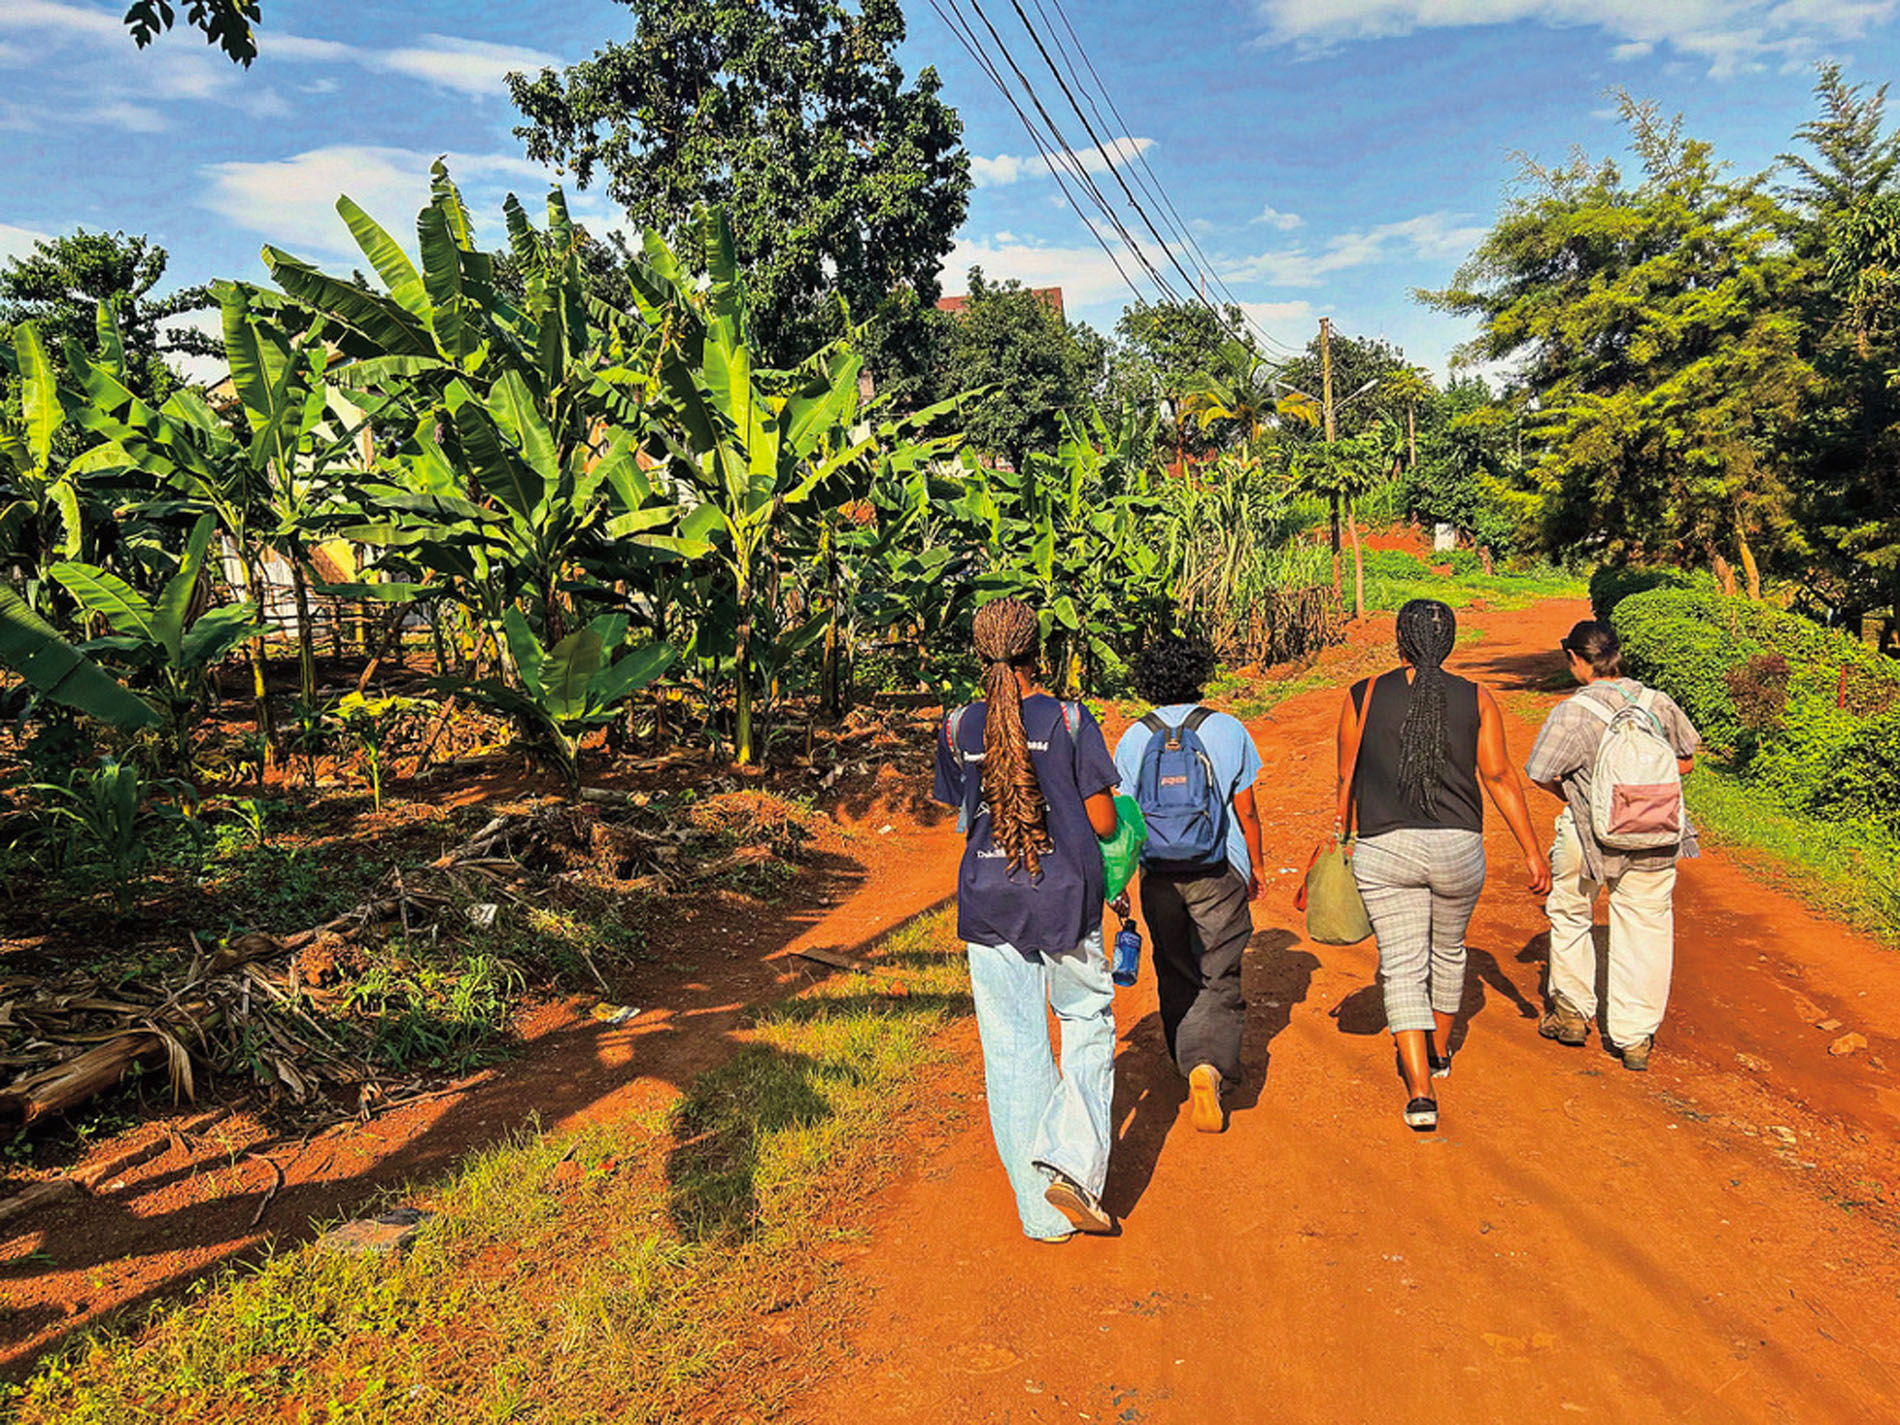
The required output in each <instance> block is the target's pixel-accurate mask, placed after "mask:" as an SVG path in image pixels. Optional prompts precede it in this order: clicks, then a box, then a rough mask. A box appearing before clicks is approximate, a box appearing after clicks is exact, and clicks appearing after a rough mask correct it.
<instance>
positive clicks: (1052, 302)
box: [937, 287, 1069, 322]
mask: <svg viewBox="0 0 1900 1425" xmlns="http://www.w3.org/2000/svg"><path fill="white" fill-rule="evenodd" d="M1029 295H1030V296H1032V297H1040V298H1042V300H1043V301H1044V302H1046V303H1048V305H1049V310H1050V311H1052V312H1054V313H1055V314H1056V315H1057V316H1058V317H1061V318H1062V320H1063V321H1065V322H1066V321H1067V320H1068V319H1069V314H1068V313H1067V312H1066V311H1064V310H1063V307H1062V289H1061V288H1060V287H1031V288H1030V289H1029ZM969 305H970V298H969V294H968V293H964V294H962V295H959V296H956V297H944V298H940V299H939V300H938V302H937V310H938V311H940V312H952V313H955V312H961V311H962V310H963V309H964V308H965V307H967V306H969Z"/></svg>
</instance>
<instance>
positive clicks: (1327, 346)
mask: <svg viewBox="0 0 1900 1425" xmlns="http://www.w3.org/2000/svg"><path fill="white" fill-rule="evenodd" d="M1319 389H1320V401H1321V406H1322V409H1323V410H1324V411H1325V413H1326V443H1327V444H1328V445H1331V444H1332V443H1333V439H1334V436H1335V435H1336V433H1337V428H1336V426H1335V425H1334V422H1333V319H1332V318H1331V317H1321V318H1320V319H1319ZM1332 501H1333V517H1332V540H1333V595H1334V597H1335V598H1337V597H1338V596H1339V595H1340V594H1341V593H1342V592H1343V590H1342V588H1341V580H1340V577H1339V494H1338V492H1337V491H1335V492H1334V494H1333V497H1332Z"/></svg>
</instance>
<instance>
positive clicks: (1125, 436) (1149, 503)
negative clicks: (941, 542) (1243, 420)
mask: <svg viewBox="0 0 1900 1425" xmlns="http://www.w3.org/2000/svg"><path fill="white" fill-rule="evenodd" d="M1062 427H1063V437H1062V443H1061V445H1060V446H1059V447H1058V449H1057V452H1056V453H1055V454H1054V455H1052V456H1051V455H1038V456H1034V457H1032V458H1031V459H1030V460H1029V461H1028V462H1026V464H1025V466H1024V468H1023V469H1022V470H1020V471H1007V470H989V471H982V470H979V469H977V468H976V467H975V466H974V463H973V462H972V463H971V464H970V470H971V474H972V476H973V477H974V478H975V479H976V480H977V481H978V482H979V488H978V492H977V493H976V494H975V496H974V498H975V500H976V502H977V504H978V505H979V507H980V508H981V509H982V511H983V513H984V515H985V516H986V518H987V520H988V523H989V537H988V552H987V568H986V569H985V571H984V573H983V575H982V576H981V578H979V580H978V581H977V583H978V587H979V589H980V590H981V591H982V593H983V594H985V595H987V596H989V597H997V596H1000V595H1005V594H1007V595H1011V596H1014V597H1017V598H1021V599H1024V600H1025V601H1027V602H1029V603H1030V604H1032V605H1033V606H1034V607H1035V608H1037V609H1038V610H1039V612H1040V615H1041V620H1042V633H1043V639H1044V644H1045V646H1046V648H1047V649H1048V653H1049V658H1050V663H1051V666H1052V667H1053V668H1054V670H1055V675H1056V680H1057V684H1058V687H1059V689H1060V690H1061V691H1062V692H1064V693H1065V694H1075V693H1080V692H1082V691H1085V690H1089V689H1091V688H1094V687H1096V686H1098V685H1099V682H1100V679H1101V677H1102V675H1104V674H1108V673H1111V672H1113V671H1115V670H1116V669H1119V668H1120V667H1121V666H1122V663H1123V661H1124V659H1125V657H1126V655H1127V654H1128V652H1129V651H1131V650H1132V648H1133V646H1134V645H1135V643H1136V642H1137V641H1138V640H1139V638H1140V636H1141V634H1142V632H1143V630H1144V629H1146V628H1147V626H1148V625H1149V624H1151V623H1153V622H1155V621H1156V620H1158V619H1161V618H1163V617H1165V615H1166V612H1167V605H1168V594H1167V579H1166V574H1167V568H1166V560H1165V555H1164V551H1163V542H1162V536H1161V519H1160V516H1161V511H1162V505H1161V502H1160V500H1159V499H1158V498H1157V497H1156V496H1155V495H1154V494H1153V493H1152V491H1151V490H1150V489H1149V485H1148V473H1147V471H1146V469H1145V468H1144V466H1143V463H1142V454H1141V451H1142V447H1143V442H1142V441H1141V439H1140V437H1139V430H1138V427H1137V425H1136V423H1135V420H1134V418H1133V417H1130V418H1128V419H1127V420H1124V421H1123V422H1122V423H1121V424H1120V425H1117V426H1112V427H1111V426H1110V425H1109V424H1108V423H1107V422H1106V421H1105V420H1103V418H1102V417H1101V416H1100V415H1099V414H1091V415H1090V416H1088V417H1087V418H1085V419H1077V418H1076V417H1073V416H1071V415H1069V414H1068V413H1066V412H1065V413H1064V414H1063V417H1062ZM966 460H967V457H966Z"/></svg>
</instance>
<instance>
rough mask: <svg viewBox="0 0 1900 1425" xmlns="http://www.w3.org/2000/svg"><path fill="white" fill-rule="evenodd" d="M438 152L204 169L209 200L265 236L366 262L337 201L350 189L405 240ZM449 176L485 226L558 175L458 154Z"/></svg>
mask: <svg viewBox="0 0 1900 1425" xmlns="http://www.w3.org/2000/svg"><path fill="white" fill-rule="evenodd" d="M434 159H435V155H434V154H429V153H422V152H420V151H418V150H414V149H404V148H385V147H374V146H370V145H355V144H336V145H332V146H330V147H327V148H316V149H310V150H308V151H306V152H304V153H299V154H294V155H292V156H291V157H289V158H283V159H277V160H275V161H272V162H265V163H213V164H207V165H206V166H205V167H204V168H202V169H201V170H200V172H201V173H202V174H203V176H204V178H205V180H206V183H207V187H206V191H205V194H204V197H203V199H202V201H203V203H204V205H205V206H206V207H207V208H210V209H211V210H212V211H213V212H215V213H217V214H219V215H220V216H221V217H223V218H225V219H226V220H228V221H229V222H231V223H233V224H235V225H236V226H238V227H241V228H246V229H249V230H250V231H252V232H256V233H262V234H264V235H265V236H266V237H267V238H268V239H269V241H270V242H271V244H272V245H273V246H276V247H280V248H283V249H285V250H286V251H289V252H294V253H297V254H298V255H299V256H303V255H306V254H309V255H313V256H327V257H343V258H349V259H353V260H355V261H357V262H359V263H360V262H361V261H362V258H361V255H360V254H359V253H358V252H357V248H356V244H355V242H354V241H353V240H352V239H351V237H350V231H349V229H348V227H346V226H345V225H344V222H343V219H342V218H340V217H338V216H337V212H336V200H337V197H338V195H339V194H345V193H347V194H348V195H349V196H350V197H351V198H352V199H353V200H354V201H355V202H356V203H357V204H358V205H359V206H360V207H361V208H362V209H363V210H364V211H365V212H367V213H368V214H369V215H370V216H371V217H373V218H375V219H376V220H377V221H378V222H380V223H381V224H382V225H383V226H384V227H385V228H387V229H388V230H389V231H390V233H391V234H392V235H394V236H396V238H397V239H398V241H406V240H407V237H408V234H409V233H410V232H412V231H413V219H414V217H415V214H416V211H417V210H418V209H419V208H421V207H422V206H423V205H424V204H425V203H426V202H427V201H428V197H429V165H430V164H431V163H432V162H433V161H434ZM445 162H446V163H447V164H448V167H449V174H450V176H451V177H452V178H454V180H455V182H456V184H457V186H458V187H460V188H461V190H462V197H463V200H464V201H465V202H466V203H467V204H468V205H469V208H470V210H471V212H472V213H473V215H474V217H475V220H476V222H477V223H478V224H480V223H482V222H483V221H487V222H489V223H498V222H499V213H500V207H501V200H502V197H503V195H504V194H505V193H506V192H508V191H509V190H510V189H520V190H522V191H523V192H524V193H529V194H532V193H533V192H535V191H536V190H538V189H540V188H541V187H543V186H545V185H546V184H547V183H549V182H550V181H552V179H553V175H552V174H551V173H550V172H549V171H548V170H547V169H545V168H542V167H541V166H540V165H538V164H535V163H530V162H529V161H528V160H527V159H525V158H517V157H515V156H513V155H509V154H469V153H451V154H448V155H447V156H446V158H445Z"/></svg>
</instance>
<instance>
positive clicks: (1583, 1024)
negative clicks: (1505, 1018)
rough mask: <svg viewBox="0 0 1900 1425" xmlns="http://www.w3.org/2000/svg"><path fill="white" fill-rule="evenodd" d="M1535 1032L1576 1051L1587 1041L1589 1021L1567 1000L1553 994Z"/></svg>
mask: <svg viewBox="0 0 1900 1425" xmlns="http://www.w3.org/2000/svg"><path fill="white" fill-rule="evenodd" d="M1537 1032H1538V1033H1539V1034H1541V1035H1543V1036H1544V1038H1546V1039H1555V1040H1556V1041H1557V1042H1558V1043H1559V1044H1568V1045H1569V1046H1570V1047H1571V1048H1573V1049H1576V1048H1580V1047H1581V1046H1582V1045H1584V1044H1585V1043H1587V1042H1588V1041H1589V1038H1590V1021H1589V1020H1587V1019H1585V1018H1584V1017H1583V1014H1582V1012H1581V1011H1579V1010H1578V1009H1577V1007H1576V1006H1575V1005H1573V1004H1572V1003H1571V1002H1570V1001H1569V1000H1567V999H1565V998H1564V997H1563V996H1562V995H1558V994H1554V995H1552V996H1551V997H1550V1009H1549V1010H1548V1011H1547V1012H1546V1013H1545V1015H1544V1017H1543V1018H1542V1019H1540V1020H1538V1021H1537Z"/></svg>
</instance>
